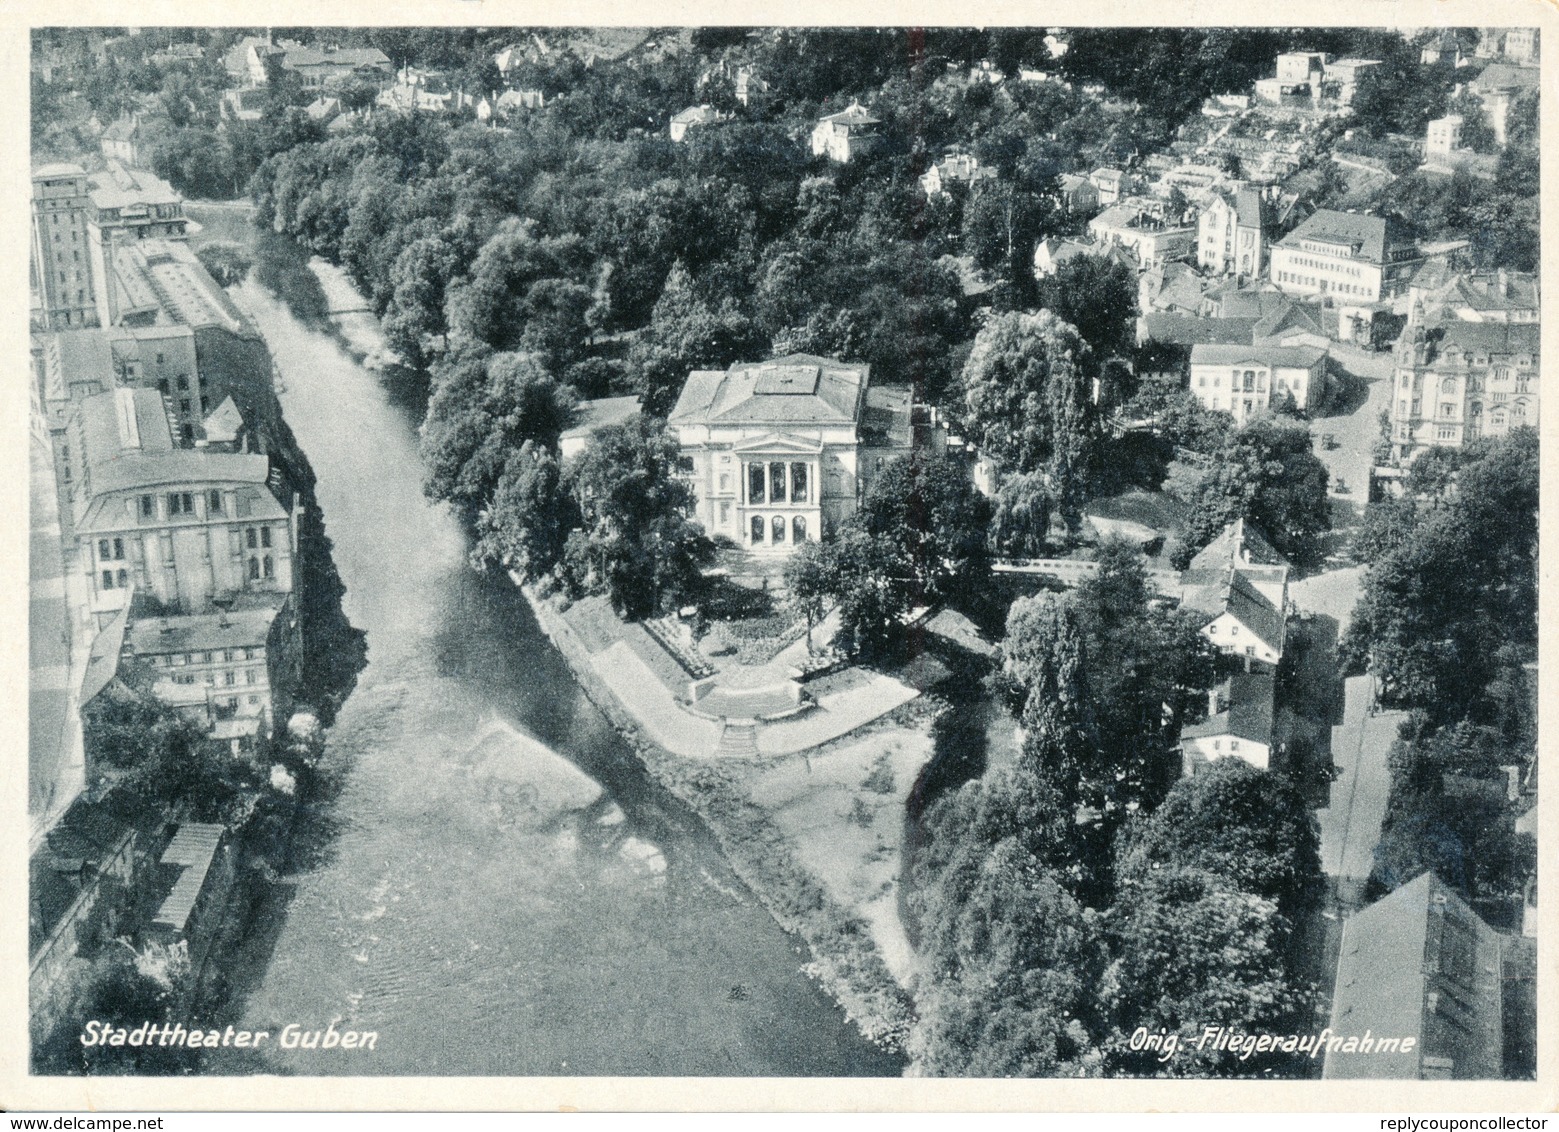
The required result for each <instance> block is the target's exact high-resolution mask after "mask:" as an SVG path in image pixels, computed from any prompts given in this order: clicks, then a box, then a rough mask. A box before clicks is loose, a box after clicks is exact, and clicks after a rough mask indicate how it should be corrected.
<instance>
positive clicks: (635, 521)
mask: <svg viewBox="0 0 1559 1132" xmlns="http://www.w3.org/2000/svg"><path fill="white" fill-rule="evenodd" d="M677 452H678V448H677V443H676V440H675V439H674V438H673V437H670V436H668V435H667V434H666V433H665V432H663V431H662V430H661V428H660V426H659V424H658V423H657V422H656V421H655V420H654V419H653V418H649V417H640V418H638V419H636V420H635V421H634V422H632V423H629V424H621V425H613V426H610V427H608V428H603V429H601V430H599V431H598V432H596V433H595V434H594V435H593V436H592V437H591V438H590V440H589V442H588V443H587V444H586V446H585V450H584V451H583V452H582V453H580V454H579V455H578V456H577V457H575V458H574V459H572V460H570V461H569V462H568V464H567V465H566V466H565V468H564V483H565V484H566V486H567V490H568V492H569V494H570V495H571V496H572V497H573V502H574V506H575V507H577V508H578V511H579V517H580V525H579V527H578V528H576V529H575V530H574V531H573V532H572V533H570V534H569V535H568V538H567V541H566V544H565V546H564V551H563V570H564V574H565V578H566V580H567V582H568V584H569V586H570V588H571V589H573V591H574V592H576V593H592V592H603V593H605V594H607V595H608V596H609V597H610V598H611V599H612V603H613V604H614V605H615V606H616V607H617V608H618V609H619V610H620V611H621V612H623V613H624V614H625V615H627V616H630V617H642V616H645V615H647V614H651V613H655V612H658V611H660V610H663V609H666V608H670V607H674V606H675V605H678V604H680V603H681V602H682V601H683V600H685V599H686V598H687V597H689V596H690V595H692V594H695V593H696V592H697V591H698V586H699V583H700V573H699V569H700V567H701V566H702V565H703V563H704V562H705V561H706V560H707V558H708V555H709V552H710V549H711V547H710V544H709V540H708V539H707V538H705V537H704V534H703V532H702V530H701V529H700V528H699V526H698V524H696V523H695V522H694V521H693V520H692V518H691V512H692V505H693V493H692V491H691V490H690V489H689V487H688V486H687V484H686V483H685V482H684V481H683V480H681V479H679V478H678V477H677V473H676V466H677Z"/></svg>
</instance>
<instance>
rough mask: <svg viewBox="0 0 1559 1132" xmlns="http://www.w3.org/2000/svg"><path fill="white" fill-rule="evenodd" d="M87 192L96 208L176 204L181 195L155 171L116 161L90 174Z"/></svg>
mask: <svg viewBox="0 0 1559 1132" xmlns="http://www.w3.org/2000/svg"><path fill="white" fill-rule="evenodd" d="M89 184H90V185H91V188H90V189H89V190H88V195H89V196H90V197H91V198H92V204H93V205H94V206H95V207H97V208H127V207H129V206H131V205H137V204H178V203H180V202H181V201H183V199H184V198H183V197H182V196H180V195H179V194H178V193H177V192H175V191H174V188H173V186H172V185H170V184H168V182H167V181H164V180H163V179H162V178H161V177H159V176H157V175H156V174H155V173H148V172H146V171H145V170H144V169H126V168H125V167H124V166H123V165H121V164H119V162H117V161H111V162H109V163H108V168H107V170H105V171H104V172H102V173H94V174H93V175H92V177H91V178H90V181H89Z"/></svg>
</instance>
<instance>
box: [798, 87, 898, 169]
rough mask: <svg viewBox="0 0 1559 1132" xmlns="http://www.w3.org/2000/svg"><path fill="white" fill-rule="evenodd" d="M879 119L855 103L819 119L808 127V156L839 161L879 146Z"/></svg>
mask: <svg viewBox="0 0 1559 1132" xmlns="http://www.w3.org/2000/svg"><path fill="white" fill-rule="evenodd" d="M881 128H882V120H881V119H880V118H874V117H872V114H871V111H869V110H867V109H866V108H865V107H864V106H862V105H861V104H860V103H859V102H852V103H850V105H849V106H847V107H845V108H844V109H843V110H841V111H840V112H839V113H837V114H829V115H827V116H826V117H823V118H820V119H819V120H818V123H817V125H816V126H814V127H813V128H812V155H813V156H814V157H827V158H828V159H829V160H830V161H837V162H839V163H841V164H843V163H845V162H848V161H850V160H851V159H852V158H855V157H862V156H864V155H865V154H868V153H871V152H873V151H874V150H876V149H879V148H880V147H881V146H882V141H883V139H882V132H881Z"/></svg>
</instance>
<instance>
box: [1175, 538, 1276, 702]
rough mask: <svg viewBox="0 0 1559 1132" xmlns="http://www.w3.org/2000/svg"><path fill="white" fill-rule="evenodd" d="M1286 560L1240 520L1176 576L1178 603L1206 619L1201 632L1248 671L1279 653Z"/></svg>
mask: <svg viewBox="0 0 1559 1132" xmlns="http://www.w3.org/2000/svg"><path fill="white" fill-rule="evenodd" d="M1289 570H1290V566H1289V563H1288V560H1287V559H1286V558H1284V557H1283V556H1282V555H1281V554H1279V553H1278V552H1277V551H1276V550H1275V549H1273V547H1272V544H1271V543H1269V542H1268V541H1267V540H1266V538H1265V537H1263V536H1262V534H1261V532H1260V531H1258V530H1257V529H1256V528H1255V527H1254V526H1252V525H1251V524H1249V523H1247V522H1246V521H1245V520H1243V519H1240V520H1237V521H1235V522H1233V523H1230V524H1229V525H1228V526H1227V527H1225V528H1224V530H1223V533H1222V534H1220V535H1219V536H1218V537H1217V538H1216V539H1214V540H1213V541H1212V542H1210V543H1208V544H1207V546H1205V547H1203V548H1202V549H1201V551H1199V552H1198V553H1197V555H1196V556H1195V557H1194V558H1192V559H1191V563H1190V565H1189V566H1188V567H1187V569H1186V570H1185V572H1184V573H1182V574H1181V576H1180V587H1181V589H1180V606H1181V608H1182V609H1189V610H1195V611H1196V612H1198V613H1199V614H1201V615H1202V616H1203V617H1204V618H1205V621H1204V623H1203V626H1202V635H1203V636H1205V637H1206V638H1207V639H1208V640H1209V641H1210V642H1212V644H1213V646H1214V647H1215V648H1217V649H1218V650H1219V651H1220V652H1222V653H1223V654H1224V655H1226V656H1229V657H1233V658H1236V659H1238V660H1240V661H1242V662H1243V664H1244V667H1245V671H1246V672H1247V673H1249V672H1251V671H1253V670H1255V671H1265V670H1266V669H1267V668H1269V667H1271V666H1275V665H1276V664H1277V663H1278V661H1279V660H1281V659H1282V657H1283V647H1284V641H1285V637H1286V633H1287V628H1286V623H1287V617H1288V575H1289Z"/></svg>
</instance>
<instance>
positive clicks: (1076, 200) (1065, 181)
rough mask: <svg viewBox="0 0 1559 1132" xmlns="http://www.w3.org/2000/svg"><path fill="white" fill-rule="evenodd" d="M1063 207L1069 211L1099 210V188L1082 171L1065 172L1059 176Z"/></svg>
mask: <svg viewBox="0 0 1559 1132" xmlns="http://www.w3.org/2000/svg"><path fill="white" fill-rule="evenodd" d="M1059 184H1060V190H1059V192H1060V197H1061V207H1062V209H1064V210H1065V211H1066V212H1069V213H1074V214H1076V213H1083V212H1090V213H1091V212H1097V211H1099V188H1098V186H1097V185H1095V184H1094V183H1093V181H1092V180H1090V179H1089V178H1087V177H1085V176H1083V175H1082V174H1081V173H1063V174H1061V176H1060V178H1059Z"/></svg>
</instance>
